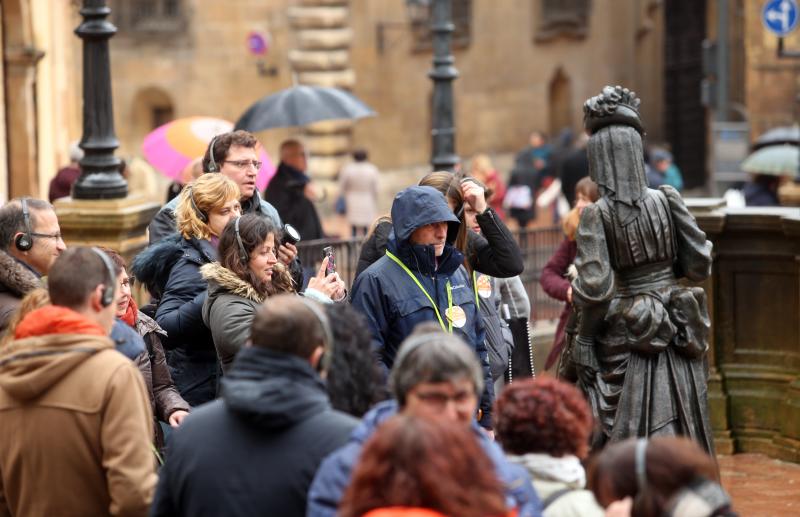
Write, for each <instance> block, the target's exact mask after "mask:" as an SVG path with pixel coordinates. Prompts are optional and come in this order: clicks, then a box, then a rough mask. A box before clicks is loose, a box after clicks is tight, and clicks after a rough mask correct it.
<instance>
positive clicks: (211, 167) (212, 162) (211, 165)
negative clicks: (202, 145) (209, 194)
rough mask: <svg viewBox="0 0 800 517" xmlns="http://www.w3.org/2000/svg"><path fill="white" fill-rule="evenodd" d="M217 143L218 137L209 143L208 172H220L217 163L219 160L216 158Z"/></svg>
mask: <svg viewBox="0 0 800 517" xmlns="http://www.w3.org/2000/svg"><path fill="white" fill-rule="evenodd" d="M215 143H217V137H216V136H215V137H214V138H212V139H211V143H210V144H208V172H219V165H217V160H216V159H215V158H214V144H215Z"/></svg>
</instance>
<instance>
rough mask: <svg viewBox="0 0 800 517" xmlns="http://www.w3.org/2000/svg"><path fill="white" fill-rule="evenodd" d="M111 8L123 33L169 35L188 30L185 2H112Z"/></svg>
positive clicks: (115, 22) (116, 23)
mask: <svg viewBox="0 0 800 517" xmlns="http://www.w3.org/2000/svg"><path fill="white" fill-rule="evenodd" d="M109 7H111V15H112V17H113V20H114V25H116V26H117V27H118V28H119V30H120V31H121V32H123V33H130V34H137V33H138V34H153V33H163V34H169V33H176V32H180V31H183V30H184V29H185V28H186V7H185V5H184V0H110V1H109Z"/></svg>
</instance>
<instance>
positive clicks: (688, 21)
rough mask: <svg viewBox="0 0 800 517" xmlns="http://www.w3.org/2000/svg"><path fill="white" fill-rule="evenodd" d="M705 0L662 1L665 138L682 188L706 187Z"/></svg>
mask: <svg viewBox="0 0 800 517" xmlns="http://www.w3.org/2000/svg"><path fill="white" fill-rule="evenodd" d="M706 9H707V6H706V1H705V0H666V2H664V25H665V38H664V39H665V43H664V53H665V55H664V74H665V77H664V110H665V114H664V115H665V116H664V121H665V131H666V132H665V136H666V139H667V141H668V142H669V144H670V145H671V147H672V154H673V156H674V159H675V163H676V164H677V165H678V167H680V169H681V172H682V173H683V180H684V187H685V188H696V187H702V186H704V185H705V184H706V161H707V160H706V152H707V149H706V139H707V135H708V128H707V119H706V109H705V107H704V106H703V105H702V104H701V102H700V81H701V80H702V78H703V66H702V42H703V39H704V38H705V37H706Z"/></svg>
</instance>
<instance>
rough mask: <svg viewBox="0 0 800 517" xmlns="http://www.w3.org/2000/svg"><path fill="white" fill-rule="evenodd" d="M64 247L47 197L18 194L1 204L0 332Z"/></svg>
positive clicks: (37, 285)
mask: <svg viewBox="0 0 800 517" xmlns="http://www.w3.org/2000/svg"><path fill="white" fill-rule="evenodd" d="M66 248H67V245H66V244H64V240H63V239H62V238H61V228H60V227H59V226H58V218H57V217H56V212H55V210H54V209H53V205H51V204H50V203H48V202H47V201H43V200H41V199H34V198H18V199H12V200H11V201H9V202H8V203H7V204H6V205H5V206H4V207H2V208H0V332H5V330H6V326H7V325H8V320H9V317H10V316H11V314H12V313H13V312H14V311H15V310H16V309H17V307H18V306H19V303H20V301H21V300H22V298H23V297H24V296H25V295H26V294H28V293H29V292H30V291H32V290H34V289H35V288H37V287H41V286H42V282H41V280H40V279H41V277H43V276H47V273H48V272H49V271H50V267H51V266H52V265H53V262H55V261H56V258H58V256H59V255H61V252H62V251H64V250H65V249H66Z"/></svg>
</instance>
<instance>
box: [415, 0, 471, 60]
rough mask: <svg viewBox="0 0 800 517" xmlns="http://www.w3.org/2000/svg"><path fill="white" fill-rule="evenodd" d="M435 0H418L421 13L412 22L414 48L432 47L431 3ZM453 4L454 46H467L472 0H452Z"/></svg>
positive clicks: (417, 49)
mask: <svg viewBox="0 0 800 517" xmlns="http://www.w3.org/2000/svg"><path fill="white" fill-rule="evenodd" d="M432 2H433V0H417V2H416V3H417V9H418V10H419V12H420V13H421V15H420V16H418V17H416V18H415V19H414V20H412V22H411V31H412V32H413V34H414V50H415V51H423V50H430V49H431V48H432V41H431V3H432ZM452 2H453V3H452V6H453V10H452V13H453V25H455V30H454V31H453V35H452V36H453V38H452V45H453V48H466V47H468V46H469V43H470V31H471V26H472V0H452Z"/></svg>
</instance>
